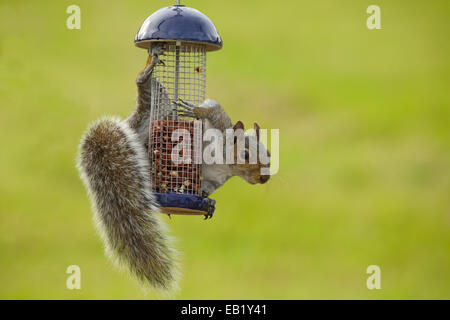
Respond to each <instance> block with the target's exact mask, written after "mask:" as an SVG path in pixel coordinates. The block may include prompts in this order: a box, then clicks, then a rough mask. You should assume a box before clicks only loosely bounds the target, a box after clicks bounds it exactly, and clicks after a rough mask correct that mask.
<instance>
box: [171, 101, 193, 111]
mask: <svg viewBox="0 0 450 320" xmlns="http://www.w3.org/2000/svg"><path fill="white" fill-rule="evenodd" d="M180 101H181V102H178V101H174V104H175V105H177V106H179V107H181V108H182V109H183V110H189V111H193V110H194V109H195V106H194V105H193V104H192V103H189V102H186V101H184V100H182V99H180Z"/></svg>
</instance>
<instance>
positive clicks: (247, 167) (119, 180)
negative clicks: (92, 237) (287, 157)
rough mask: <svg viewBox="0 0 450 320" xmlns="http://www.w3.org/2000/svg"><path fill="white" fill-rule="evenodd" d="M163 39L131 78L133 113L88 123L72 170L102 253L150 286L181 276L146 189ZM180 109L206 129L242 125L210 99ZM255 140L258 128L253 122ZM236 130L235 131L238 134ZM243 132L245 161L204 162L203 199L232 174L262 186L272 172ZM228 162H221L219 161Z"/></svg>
mask: <svg viewBox="0 0 450 320" xmlns="http://www.w3.org/2000/svg"><path fill="white" fill-rule="evenodd" d="M162 54H163V46H162V45H161V44H159V45H156V46H155V45H154V46H152V48H151V49H149V56H148V59H147V65H146V67H145V69H144V70H143V71H142V72H141V73H140V74H139V75H138V77H137V79H136V85H137V92H138V94H137V103H136V108H135V110H134V111H133V112H132V113H131V114H130V116H129V117H128V118H126V119H124V120H120V119H118V118H113V117H103V118H101V119H99V120H97V121H96V122H94V123H93V124H91V125H90V126H89V128H88V129H87V131H86V132H85V134H84V135H83V137H82V139H81V142H80V145H79V150H78V159H77V168H78V170H79V171H80V176H81V178H82V180H83V182H84V184H85V186H86V188H87V190H88V194H89V197H90V199H91V203H92V209H93V212H94V220H95V223H96V226H97V229H98V230H99V233H100V235H101V237H102V238H103V242H104V244H105V250H106V252H107V254H108V255H109V256H110V257H111V258H113V259H114V260H115V261H117V262H118V263H119V264H120V265H125V266H127V267H128V269H129V271H130V272H131V273H132V274H134V275H135V276H136V277H137V278H138V280H139V281H140V282H141V283H148V284H150V285H151V286H152V287H154V288H155V289H162V290H163V291H165V290H170V289H174V288H176V287H177V279H178V273H179V267H178V258H177V251H176V250H175V249H174V246H173V241H172V239H171V237H170V236H169V235H168V234H167V229H166V226H165V224H164V222H163V221H162V219H161V215H159V214H158V213H156V212H158V211H159V209H158V203H157V201H156V200H155V197H154V196H153V195H152V193H151V190H152V188H151V179H150V161H149V158H148V150H147V148H148V139H149V117H150V108H151V103H150V101H151V95H152V93H153V92H155V90H161V93H163V94H164V91H165V89H164V88H163V87H162V85H161V84H160V83H158V82H157V81H156V79H155V78H154V77H152V72H153V70H154V67H155V66H156V65H157V64H159V63H163V62H162V61H161V60H160V58H159V56H160V55H162ZM177 108H178V109H179V112H182V113H184V114H185V115H191V116H195V117H196V118H198V119H204V120H205V122H206V126H207V127H213V128H216V129H219V130H221V131H224V130H226V129H229V128H231V127H232V128H233V129H234V130H238V129H242V130H243V129H244V125H243V123H242V122H241V121H238V122H237V123H236V124H235V125H234V126H233V125H232V122H231V120H230V118H229V117H228V115H227V114H226V113H225V111H224V110H223V108H222V107H221V106H220V105H219V104H218V103H217V102H216V101H214V100H206V101H205V102H204V103H203V104H201V105H200V106H194V105H191V104H189V103H187V102H185V101H181V102H177ZM254 129H255V132H256V135H255V136H256V138H258V140H259V126H258V125H257V124H256V123H255V125H254ZM239 132H240V131H239ZM250 138H251V137H250V136H248V135H245V146H246V148H245V150H244V151H243V152H240V153H238V152H235V160H236V159H237V157H241V160H242V159H243V160H244V162H245V163H243V164H238V163H237V161H235V162H234V164H211V165H206V164H203V165H202V167H203V168H202V174H203V181H202V190H203V196H209V195H210V194H211V193H213V192H214V191H215V190H217V189H218V188H220V187H221V186H222V185H223V184H224V183H225V182H226V181H227V180H228V179H229V178H231V177H233V176H239V177H242V178H243V179H245V180H246V181H248V182H249V183H251V184H255V183H265V182H267V181H268V180H269V175H261V168H263V167H269V164H261V163H259V160H258V163H256V164H250V163H249V161H248V160H249V158H250V156H251V154H252V153H257V152H258V149H259V152H261V151H263V152H267V155H268V156H270V154H269V152H268V151H267V150H266V149H265V148H264V146H263V145H262V144H261V143H259V141H258V144H257V145H256V147H255V146H254V145H253V146H252V144H249V143H248V142H249V141H248V140H249V139H250ZM224 163H225V162H224Z"/></svg>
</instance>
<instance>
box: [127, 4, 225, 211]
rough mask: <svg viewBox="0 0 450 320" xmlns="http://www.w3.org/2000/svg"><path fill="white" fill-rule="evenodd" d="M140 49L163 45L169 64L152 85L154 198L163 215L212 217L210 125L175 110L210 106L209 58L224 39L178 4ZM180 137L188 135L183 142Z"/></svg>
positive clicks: (153, 18)
mask: <svg viewBox="0 0 450 320" xmlns="http://www.w3.org/2000/svg"><path fill="white" fill-rule="evenodd" d="M134 43H135V45H136V46H137V47H140V48H144V49H149V48H151V46H152V45H154V44H155V43H158V45H160V46H163V50H164V55H163V57H162V58H161V60H162V61H163V64H158V65H156V66H155V69H154V71H153V74H152V82H151V83H152V90H151V92H152V93H151V94H152V97H151V111H150V124H149V130H150V135H149V136H150V137H149V147H148V152H149V160H150V167H151V179H152V188H153V190H152V193H153V194H154V195H155V196H156V198H157V200H158V202H159V204H160V210H161V212H163V213H167V214H169V215H170V214H190V215H205V216H206V217H208V216H209V217H210V216H212V214H213V212H214V208H215V201H214V200H212V199H210V198H207V197H203V196H202V170H201V169H202V166H201V162H202V161H201V160H202V159H201V157H202V128H203V125H204V124H203V121H202V120H197V119H194V118H189V117H186V116H185V115H182V114H181V113H180V112H179V111H177V109H176V108H174V106H175V105H176V103H177V102H178V101H180V100H182V101H186V102H189V103H191V104H194V105H199V104H200V103H202V102H203V101H204V100H205V90H206V53H207V52H208V51H215V50H219V49H220V48H221V47H222V40H221V38H220V36H219V33H218V32H217V29H216V27H215V26H214V24H213V23H212V22H211V20H210V19H209V18H208V17H207V16H205V15H204V14H203V13H201V12H200V11H198V10H196V9H193V8H189V7H186V6H183V5H180V3H179V1H177V4H176V5H174V6H170V7H165V8H162V9H159V10H158V11H156V12H155V13H153V14H152V15H150V16H149V17H148V18H147V19H146V20H145V21H144V23H143V24H142V26H141V28H140V29H139V31H138V33H137V35H136V37H135V39H134ZM180 132H181V133H184V135H182V136H181V137H180V136H179V135H178V134H179V133H180ZM174 137H175V138H178V140H177V141H174ZM180 146H181V147H183V148H180ZM175 148H179V149H175ZM174 154H176V155H177V156H178V157H177V160H175V159H173V155H174ZM180 159H181V160H180Z"/></svg>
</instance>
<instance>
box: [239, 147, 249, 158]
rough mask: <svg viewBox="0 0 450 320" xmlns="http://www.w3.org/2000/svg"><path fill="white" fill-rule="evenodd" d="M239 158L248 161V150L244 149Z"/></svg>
mask: <svg viewBox="0 0 450 320" xmlns="http://www.w3.org/2000/svg"><path fill="white" fill-rule="evenodd" d="M241 158H242V159H245V160H248V159H249V158H250V153H249V152H248V149H245V150H244V151H242V152H241Z"/></svg>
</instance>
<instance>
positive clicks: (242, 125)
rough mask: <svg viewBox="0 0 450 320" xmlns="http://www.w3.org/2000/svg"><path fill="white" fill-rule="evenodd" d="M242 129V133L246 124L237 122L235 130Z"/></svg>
mask: <svg viewBox="0 0 450 320" xmlns="http://www.w3.org/2000/svg"><path fill="white" fill-rule="evenodd" d="M239 129H241V130H242V131H244V124H243V123H242V121H241V120H239V121H238V122H236V124H235V125H234V126H233V130H234V131H236V130H239Z"/></svg>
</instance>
